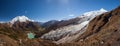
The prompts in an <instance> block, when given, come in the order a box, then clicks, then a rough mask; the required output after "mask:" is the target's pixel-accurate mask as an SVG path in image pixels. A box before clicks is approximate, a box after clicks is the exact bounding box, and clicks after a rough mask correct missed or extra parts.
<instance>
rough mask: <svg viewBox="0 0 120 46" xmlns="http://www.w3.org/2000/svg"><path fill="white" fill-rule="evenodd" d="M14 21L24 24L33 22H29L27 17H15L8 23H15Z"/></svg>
mask: <svg viewBox="0 0 120 46" xmlns="http://www.w3.org/2000/svg"><path fill="white" fill-rule="evenodd" d="M16 21H19V22H26V21H33V20H30V19H29V18H28V17H26V16H24V15H23V16H17V17H15V18H13V19H12V20H11V21H10V23H12V24H13V23H15V22H16Z"/></svg>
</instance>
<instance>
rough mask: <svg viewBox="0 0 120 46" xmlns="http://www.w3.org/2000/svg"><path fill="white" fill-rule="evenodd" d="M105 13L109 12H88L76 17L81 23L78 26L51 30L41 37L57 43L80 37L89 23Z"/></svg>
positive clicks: (78, 22) (101, 10) (102, 10)
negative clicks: (74, 36) (72, 37)
mask: <svg viewBox="0 0 120 46" xmlns="http://www.w3.org/2000/svg"><path fill="white" fill-rule="evenodd" d="M105 12H107V10H104V9H103V8H102V9H100V10H95V11H90V12H86V13H84V14H83V15H81V16H79V17H76V18H79V19H80V20H79V21H77V22H76V23H77V24H75V25H68V26H64V27H61V28H57V29H56V30H51V31H50V32H48V33H46V34H44V35H43V36H41V38H43V39H47V40H53V41H57V43H61V42H63V41H66V40H65V39H68V38H70V37H71V36H72V35H75V34H79V35H80V34H81V33H84V32H85V31H81V30H83V29H85V28H86V27H87V25H88V23H89V21H90V20H92V19H93V18H95V17H96V16H98V15H100V14H102V13H105ZM66 36H67V37H66ZM76 37H78V36H76Z"/></svg>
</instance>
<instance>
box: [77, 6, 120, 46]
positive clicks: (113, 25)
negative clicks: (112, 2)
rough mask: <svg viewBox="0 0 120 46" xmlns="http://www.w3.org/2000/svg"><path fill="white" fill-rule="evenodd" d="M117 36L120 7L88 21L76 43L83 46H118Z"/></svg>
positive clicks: (119, 43)
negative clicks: (84, 30) (85, 28)
mask: <svg viewBox="0 0 120 46" xmlns="http://www.w3.org/2000/svg"><path fill="white" fill-rule="evenodd" d="M119 35H120V7H118V8H116V9H114V10H112V11H111V12H107V13H104V14H101V15H100V16H97V17H96V18H94V19H93V20H92V21H90V23H89V25H88V28H87V30H86V32H85V33H83V34H82V35H81V36H80V38H79V40H76V42H79V43H80V44H81V45H83V46H88V45H89V46H101V45H102V46H110V45H111V46H119V45H120V36H119Z"/></svg>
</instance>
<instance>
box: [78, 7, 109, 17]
mask: <svg viewBox="0 0 120 46" xmlns="http://www.w3.org/2000/svg"><path fill="white" fill-rule="evenodd" d="M105 12H107V10H105V9H103V8H101V9H100V10H94V11H89V12H85V13H83V15H82V16H79V17H80V18H81V17H86V16H96V15H100V14H102V13H105Z"/></svg>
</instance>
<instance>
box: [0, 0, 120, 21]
mask: <svg viewBox="0 0 120 46" xmlns="http://www.w3.org/2000/svg"><path fill="white" fill-rule="evenodd" d="M119 2H120V0H0V21H10V20H11V19H12V18H14V17H16V16H21V15H25V16H27V17H28V18H30V19H33V20H36V21H42V22H44V21H48V20H61V19H68V18H72V17H76V16H79V15H81V14H82V13H84V12H88V11H92V10H99V9H100V8H104V9H106V10H108V11H110V10H112V9H114V8H116V7H118V6H120V3H119Z"/></svg>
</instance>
